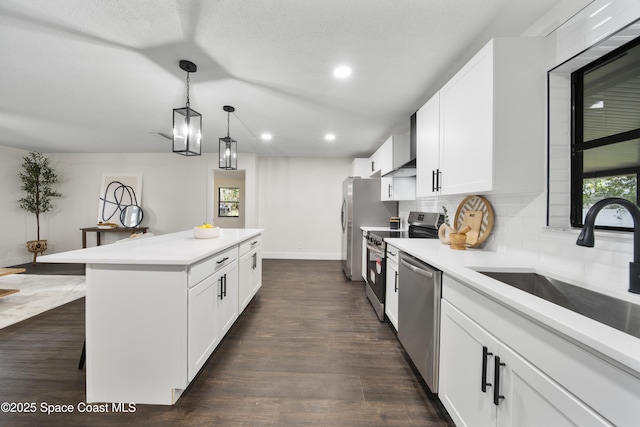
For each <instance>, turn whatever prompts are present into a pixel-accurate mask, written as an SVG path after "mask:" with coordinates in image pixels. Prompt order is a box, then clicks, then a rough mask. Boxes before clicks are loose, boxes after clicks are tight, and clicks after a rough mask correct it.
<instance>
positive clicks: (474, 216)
mask: <svg viewBox="0 0 640 427" xmlns="http://www.w3.org/2000/svg"><path fill="white" fill-rule="evenodd" d="M478 212H479V213H480V214H481V215H480V214H478ZM493 221H494V214H493V207H491V203H489V201H488V200H487V199H485V198H484V197H482V196H468V197H466V198H465V199H464V200H463V201H462V202H461V203H460V205H459V206H458V210H457V211H456V216H455V217H454V224H453V225H454V228H456V229H458V230H460V229H462V228H463V227H464V226H465V225H468V226H469V227H470V228H471V230H469V232H467V241H466V242H465V244H466V245H467V246H468V247H471V248H475V247H477V246H480V245H482V243H484V241H485V240H487V237H489V233H491V229H492V228H493Z"/></svg>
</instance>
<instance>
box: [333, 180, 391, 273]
mask: <svg viewBox="0 0 640 427" xmlns="http://www.w3.org/2000/svg"><path fill="white" fill-rule="evenodd" d="M397 215H398V202H381V201H380V179H379V178H358V177H349V178H347V179H345V181H344V182H343V183H342V213H341V221H342V269H343V270H344V274H345V275H346V276H347V278H348V279H351V280H353V281H356V282H357V281H363V280H364V279H363V278H362V257H363V256H366V253H365V254H363V253H362V230H360V227H388V226H389V219H390V218H391V217H392V216H397Z"/></svg>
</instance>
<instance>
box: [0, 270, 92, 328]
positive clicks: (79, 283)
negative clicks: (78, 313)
mask: <svg viewBox="0 0 640 427" xmlns="http://www.w3.org/2000/svg"><path fill="white" fill-rule="evenodd" d="M0 289H20V292H17V293H15V294H11V295H7V296H5V297H2V298H0V329H1V328H5V327H7V326H9V325H13V324H14V323H18V322H21V321H23V320H25V319H28V318H30V317H32V316H35V315H37V314H40V313H43V312H45V311H47V310H51V309H52V308H56V307H59V306H61V305H63V304H66V303H68V302H71V301H74V300H76V299H78V298H82V297H84V296H85V276H60V275H42V274H12V275H10V276H4V277H0Z"/></svg>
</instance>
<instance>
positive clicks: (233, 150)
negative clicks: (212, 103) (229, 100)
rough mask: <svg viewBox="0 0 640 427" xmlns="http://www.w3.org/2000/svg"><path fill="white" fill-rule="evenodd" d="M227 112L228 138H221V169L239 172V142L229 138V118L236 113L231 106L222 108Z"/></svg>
mask: <svg viewBox="0 0 640 427" xmlns="http://www.w3.org/2000/svg"><path fill="white" fill-rule="evenodd" d="M222 109H223V110H224V111H226V112H227V136H225V137H223V138H220V139H219V141H220V148H219V150H220V151H218V153H219V156H220V169H227V170H237V169H238V141H236V140H235V139H232V138H231V137H230V136H229V116H230V115H231V113H233V112H234V111H236V109H235V108H233V107H232V106H230V105H225V106H224V107H222Z"/></svg>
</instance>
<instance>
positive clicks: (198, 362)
mask: <svg viewBox="0 0 640 427" xmlns="http://www.w3.org/2000/svg"><path fill="white" fill-rule="evenodd" d="M237 258H238V249H237V248H233V249H231V250H227V251H225V252H223V253H221V254H218V255H216V256H214V257H211V258H209V259H206V260H204V261H202V262H200V263H198V264H196V265H194V266H193V267H192V268H191V269H190V271H189V277H190V280H191V283H195V285H194V286H192V287H190V288H189V291H188V294H189V295H188V310H187V343H188V351H187V354H188V368H187V371H188V381H191V380H193V378H194V377H195V375H196V374H197V373H198V371H199V370H200V368H202V366H203V365H204V363H205V362H206V361H207V359H208V358H209V356H210V355H211V353H213V350H215V348H216V346H217V345H218V343H219V342H220V340H221V339H222V337H223V336H224V334H226V333H227V331H228V330H229V328H230V327H231V325H232V324H233V322H235V320H236V319H237V318H238V263H237ZM203 277H204V278H203Z"/></svg>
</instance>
